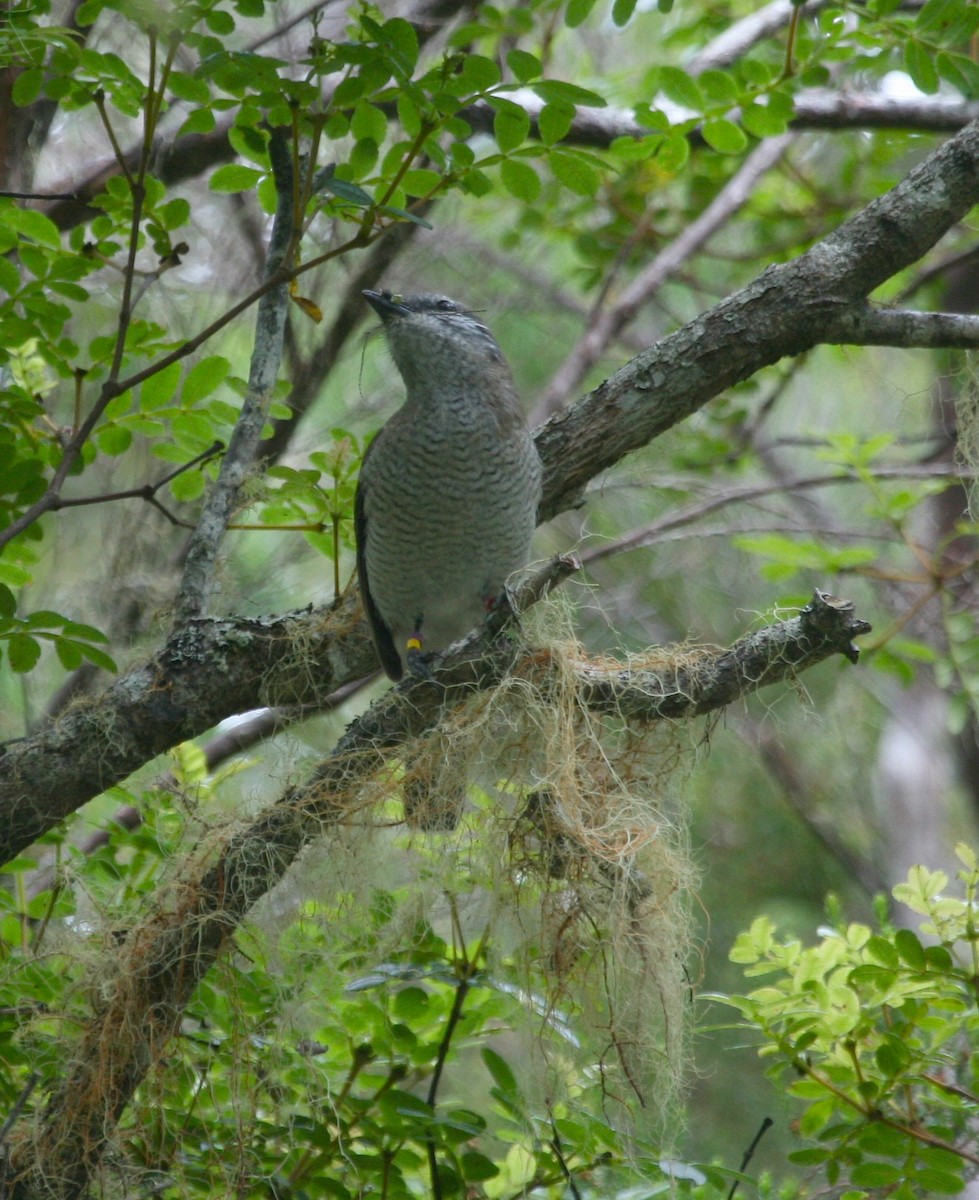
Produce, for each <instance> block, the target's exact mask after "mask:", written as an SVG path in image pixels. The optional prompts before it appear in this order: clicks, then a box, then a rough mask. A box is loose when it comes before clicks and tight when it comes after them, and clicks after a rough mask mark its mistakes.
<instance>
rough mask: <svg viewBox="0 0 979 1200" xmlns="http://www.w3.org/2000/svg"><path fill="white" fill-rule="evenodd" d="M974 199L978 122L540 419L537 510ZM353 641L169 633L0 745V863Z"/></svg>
mask: <svg viewBox="0 0 979 1200" xmlns="http://www.w3.org/2000/svg"><path fill="white" fill-rule="evenodd" d="M977 202H979V122H975V123H973V124H972V125H970V126H968V127H967V128H966V129H964V130H963V131H962V132H961V133H960V134H958V135H956V136H955V137H954V138H952V139H950V140H949V141H948V142H946V143H945V144H944V145H943V146H941V147H940V148H939V149H938V150H937V151H935V153H934V154H932V155H931V156H930V157H928V158H927V159H925V160H924V161H923V162H922V163H921V164H919V165H918V166H917V167H916V168H915V169H914V170H913V171H911V172H910V173H909V175H908V176H907V177H906V178H905V179H904V180H902V182H901V183H899V184H897V185H896V186H895V187H894V188H893V189H892V190H891V191H890V192H888V193H886V194H885V195H884V196H882V197H880V198H879V199H878V200H875V201H873V203H871V204H870V205H868V206H867V207H866V208H865V209H863V210H862V211H861V212H860V213H858V214H857V215H856V216H855V217H853V218H852V219H851V220H849V221H847V222H846V223H845V224H843V225H842V226H840V227H839V228H838V229H837V230H835V231H834V232H833V233H831V234H829V235H828V236H827V237H826V238H824V239H822V241H820V242H818V243H817V244H816V245H815V246H813V247H812V248H811V249H810V250H809V251H807V252H806V253H805V254H803V255H801V256H800V257H798V258H797V259H795V260H793V261H792V262H789V263H786V264H783V265H779V266H774V267H769V268H768V269H767V270H766V271H764V272H763V273H762V274H761V275H760V276H759V277H758V278H757V279H756V280H755V281H754V282H752V283H751V284H749V285H748V286H747V287H745V288H743V289H742V290H741V291H739V292H737V293H735V294H734V295H733V296H731V297H728V298H727V299H725V300H723V301H721V302H720V303H719V304H717V305H715V306H714V307H713V308H711V309H710V310H709V311H708V312H706V313H704V314H702V315H701V316H699V317H697V318H695V319H694V320H693V321H691V322H689V323H688V324H687V325H685V326H683V327H682V328H681V329H679V330H677V331H676V332H675V333H673V334H671V335H670V336H668V337H666V338H664V339H663V340H662V341H660V342H658V343H657V344H656V345H654V346H652V347H651V348H650V349H649V350H646V351H644V352H643V353H641V354H639V355H638V356H637V357H635V358H634V359H632V360H631V361H630V362H629V363H627V364H626V365H625V366H624V367H622V368H621V369H620V370H619V371H617V372H616V373H615V374H614V375H612V376H611V377H610V378H609V379H607V380H606V381H605V382H604V383H602V384H600V385H599V386H598V387H597V388H595V389H594V391H592V392H590V393H589V394H588V395H586V396H584V397H583V398H582V399H580V400H579V401H578V402H577V403H575V404H574V405H572V406H571V407H570V408H568V409H567V410H566V411H564V412H563V413H561V414H560V415H559V416H557V417H554V418H552V419H551V420H550V421H548V422H547V424H545V425H544V426H542V427H541V428H540V429H539V430H538V432H537V446H538V449H539V450H540V453H541V458H542V460H543V463H544V494H543V499H542V502H541V509H540V514H539V515H540V519H541V520H547V519H549V518H551V517H553V516H555V515H556V514H557V513H559V512H561V511H563V510H565V509H567V508H570V507H573V506H576V505H578V504H580V503H581V501H582V497H583V495H584V491H585V488H586V486H587V484H588V483H589V481H590V480H591V479H593V478H594V477H595V476H596V475H598V474H599V473H601V472H602V471H604V470H607V469H608V468H609V467H612V466H614V465H615V464H616V463H617V462H619V461H620V460H621V459H622V458H623V457H624V456H625V455H626V454H628V453H629V452H630V451H632V450H636V449H638V448H640V447H642V446H645V445H647V444H648V443H649V442H650V441H652V440H653V439H654V438H656V437H658V436H659V435H660V434H661V433H663V432H665V431H666V430H667V429H670V428H671V427H672V426H673V425H675V424H677V423H678V422H680V421H682V420H684V419H685V418H686V417H688V416H690V415H691V414H692V413H693V412H696V411H697V409H699V408H700V407H702V406H703V405H704V404H706V403H707V401H709V400H710V399H712V398H713V397H714V396H716V395H718V394H719V393H720V392H722V391H723V390H724V389H725V388H728V387H731V386H732V385H734V384H736V383H738V382H740V381H741V380H744V379H747V378H748V377H749V376H751V375H753V374H754V373H755V372H756V371H758V370H760V369H761V368H762V367H764V366H768V365H770V364H771V363H774V362H776V361H778V359H779V358H782V357H784V356H785V355H793V354H799V353H801V352H802V351H804V350H809V349H811V348H812V347H813V346H815V345H818V344H820V343H823V342H827V341H829V342H834V341H842V340H845V338H844V335H843V334H842V333H841V327H846V328H849V324H848V322H849V318H851V317H852V316H853V315H854V314H859V313H861V312H863V311H864V310H865V309H866V307H867V306H866V299H865V298H866V297H867V295H869V294H870V293H871V292H872V291H873V290H874V289H875V288H876V287H878V286H879V285H880V284H881V283H882V282H884V281H885V280H886V279H888V278H889V277H890V276H891V275H893V274H895V273H896V272H897V271H900V270H902V269H903V268H904V267H906V266H908V265H909V264H911V263H914V262H916V261H917V260H918V259H920V258H921V257H922V255H924V254H925V253H926V252H927V251H928V250H929V249H931V247H932V246H934V245H935V243H936V242H937V241H938V240H939V239H940V238H941V236H942V235H943V234H944V233H945V232H946V231H947V230H948V229H949V228H951V226H952V225H953V224H955V222H956V221H958V220H959V219H961V217H963V216H964V215H965V213H967V212H968V210H969V209H970V208H971V207H972V206H973V205H974V204H976V203H977ZM871 324H872V322H871ZM847 336H849V334H847ZM868 340H872V339H868ZM976 341H977V344H979V335H977V339H976ZM369 646H370V643H369V641H368V639H367V636H366V629H365V626H364V622H363V619H362V615H361V613H360V611H359V605H358V603H357V598H356V596H354V595H352V594H349V593H348V594H347V595H346V596H345V597H344V598H343V599H342V600H341V601H340V602H339V604H338V607H336V608H334V609H321V610H317V611H314V612H310V613H307V614H305V615H299V616H296V615H293V616H291V617H290V616H286V617H270V618H268V619H267V620H264V621H245V620H240V619H233V620H228V621H222V622H208V621H195V622H192V623H191V624H189V625H187V626H185V627H184V628H181V629H178V630H175V631H174V633H173V635H172V636H171V638H170V640H169V641H168V643H167V644H166V645H165V646H164V647H163V649H162V650H161V651H160V652H159V653H158V654H156V655H154V656H153V658H152V659H151V660H150V661H149V662H148V663H146V662H144V663H140V664H138V665H136V666H135V667H133V668H131V669H130V670H128V671H127V672H125V673H124V674H123V675H122V676H121V677H120V678H119V679H118V680H117V681H116V682H115V683H113V684H112V685H111V686H110V687H109V688H108V689H106V691H105V692H104V693H102V694H101V695H99V696H96V697H94V698H92V699H91V700H86V701H85V702H84V703H83V704H81V705H80V706H78V707H77V708H73V709H70V710H68V711H67V712H66V713H64V714H63V715H62V716H60V717H59V718H57V719H56V720H54V721H52V722H51V723H50V724H49V725H48V726H46V727H45V728H43V729H41V730H40V731H39V732H38V733H37V734H35V735H33V736H32V737H29V738H25V739H23V740H21V741H18V742H13V743H8V745H7V746H6V747H4V753H3V754H2V756H0V829H3V830H4V831H5V834H4V836H3V837H0V860H2V861H3V862H6V861H9V859H10V858H12V857H14V856H15V855H16V854H18V853H20V852H21V851H22V850H24V849H25V848H26V847H27V846H29V845H30V844H31V842H33V841H34V840H36V839H37V838H38V837H39V836H41V834H43V833H44V832H45V831H46V830H48V829H50V828H52V827H53V826H54V825H55V824H57V822H58V821H59V820H61V819H63V818H64V817H65V816H67V815H68V814H69V813H70V812H73V811H74V810H75V809H76V808H78V807H79V806H80V805H81V804H83V803H85V802H86V801H87V800H89V799H91V798H92V797H93V796H95V795H98V794H99V792H101V791H103V790H104V789H105V788H107V787H109V786H110V785H111V784H113V783H117V782H119V781H120V780H122V779H125V778H126V776H128V775H129V774H131V773H132V772H133V771H134V770H136V768H137V767H139V766H141V765H142V764H143V763H144V762H147V761H149V759H151V758H153V757H154V756H155V755H157V754H159V753H161V752H162V751H164V750H166V749H168V748H169V747H171V746H173V745H175V744H177V743H178V742H180V741H182V740H184V739H186V738H188V737H194V736H196V735H198V734H201V733H203V732H205V731H206V730H207V729H209V728H210V727H211V726H213V725H214V724H215V723H216V722H217V721H220V720H221V719H222V718H224V717H227V716H231V715H233V714H234V713H236V712H242V711H244V710H246V709H249V708H255V707H258V706H259V705H262V704H266V703H272V704H281V703H297V702H303V703H307V702H315V701H316V699H317V698H318V697H319V698H323V697H325V696H326V695H328V694H329V693H330V692H332V691H334V690H335V689H336V688H337V687H339V686H341V685H343V684H344V683H347V682H349V681H350V680H351V679H355V678H357V677H358V676H362V675H365V674H368V673H370V672H371V671H372V670H374V669H375V668H376V662H375V661H374V659H373V657H372V655H371V652H370V648H369Z"/></svg>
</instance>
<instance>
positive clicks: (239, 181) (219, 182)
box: [209, 163, 264, 192]
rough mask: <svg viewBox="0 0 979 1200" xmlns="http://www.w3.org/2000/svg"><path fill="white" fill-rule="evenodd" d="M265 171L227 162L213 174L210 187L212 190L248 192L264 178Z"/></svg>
mask: <svg viewBox="0 0 979 1200" xmlns="http://www.w3.org/2000/svg"><path fill="white" fill-rule="evenodd" d="M263 174H264V172H262V171H259V170H258V169H257V168H255V167H246V166H243V165H242V164H241V163H227V164H226V165H225V166H223V167H218V169H217V170H216V171H215V172H214V174H213V175H212V176H211V180H210V184H209V187H210V189H211V191H212V192H247V191H249V190H250V189H251V188H253V187H254V186H255V185H256V184H257V183H258V181H259V180H260V179H261V178H262V175H263Z"/></svg>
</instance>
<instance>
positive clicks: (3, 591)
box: [0, 563, 30, 621]
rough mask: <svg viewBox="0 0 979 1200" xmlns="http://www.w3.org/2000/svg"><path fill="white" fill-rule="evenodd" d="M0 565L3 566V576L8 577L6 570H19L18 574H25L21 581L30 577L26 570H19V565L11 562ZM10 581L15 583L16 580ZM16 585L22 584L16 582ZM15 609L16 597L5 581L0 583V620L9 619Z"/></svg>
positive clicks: (24, 581)
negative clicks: (16, 565)
mask: <svg viewBox="0 0 979 1200" xmlns="http://www.w3.org/2000/svg"><path fill="white" fill-rule="evenodd" d="M0 566H2V567H3V568H4V572H3V577H4V578H8V571H9V572H19V573H20V574H22V575H24V576H26V578H25V579H24V580H23V583H26V582H27V581H28V579H29V578H30V576H28V575H27V572H26V571H21V569H20V567H15V566H13V564H12V563H2V564H0ZM10 582H11V583H15V582H16V580H10ZM18 586H22V584H18ZM16 611H17V597H16V596H15V595H14V594H13V592H12V591H11V590H10V588H9V587H7V585H6V584H5V583H0V621H9V620H10V618H11V617H12V616H13V615H14V613H15V612H16Z"/></svg>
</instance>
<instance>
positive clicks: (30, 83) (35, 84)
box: [10, 67, 44, 108]
mask: <svg viewBox="0 0 979 1200" xmlns="http://www.w3.org/2000/svg"><path fill="white" fill-rule="evenodd" d="M43 82H44V71H43V70H42V69H41V68H40V67H28V68H27V70H26V71H21V73H20V74H19V75H18V76H17V77H16V79H15V80H14V86H13V88H12V89H11V93H10V94H11V99H12V100H13V102H14V104H16V105H17V107H18V108H26V107H27V105H28V104H33V103H34V101H35V100H36V99H37V97H38V95H39V94H40V91H41V84H42V83H43Z"/></svg>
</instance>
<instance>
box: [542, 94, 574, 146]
mask: <svg viewBox="0 0 979 1200" xmlns="http://www.w3.org/2000/svg"><path fill="white" fill-rule="evenodd" d="M573 120H574V108H572V107H571V105H569V104H545V105H544V107H543V108H542V109H541V111H540V116H539V117H538V118H537V129H538V132H539V133H540V137H541V141H542V142H543V143H544V145H545V146H553V145H554V144H555V143H556V142H560V141H561V140H562V139H563V138H565V137H567V136H568V130H569V129H570V128H571V122H572V121H573Z"/></svg>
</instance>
